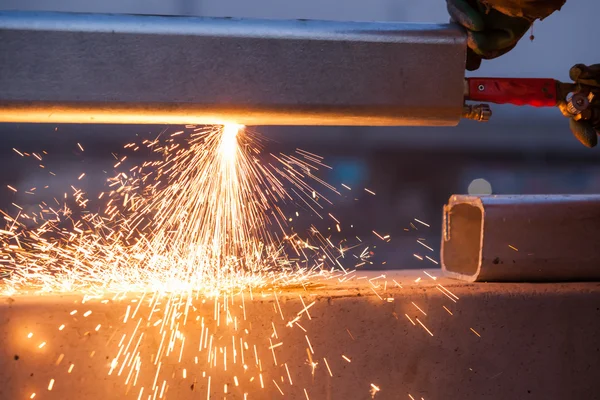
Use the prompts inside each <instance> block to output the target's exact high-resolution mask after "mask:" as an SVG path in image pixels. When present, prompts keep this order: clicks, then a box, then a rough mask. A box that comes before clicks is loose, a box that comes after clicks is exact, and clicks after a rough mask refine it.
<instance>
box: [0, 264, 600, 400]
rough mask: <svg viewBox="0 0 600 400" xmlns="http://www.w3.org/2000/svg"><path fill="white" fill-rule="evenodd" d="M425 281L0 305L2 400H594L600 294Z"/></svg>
mask: <svg viewBox="0 0 600 400" xmlns="http://www.w3.org/2000/svg"><path fill="white" fill-rule="evenodd" d="M425 272H426V273H428V274H430V275H432V276H435V275H438V273H439V271H429V270H428V271H425ZM425 272H423V271H408V272H406V271H401V272H398V273H396V272H394V273H389V272H388V271H381V272H376V273H368V274H357V275H355V277H354V278H351V279H347V280H345V281H344V282H340V281H339V279H338V278H335V279H330V280H324V281H320V282H315V283H314V284H312V285H307V286H306V287H305V288H303V287H297V288H286V289H276V290H275V289H272V288H266V289H263V290H258V291H257V290H255V291H253V292H252V293H250V291H246V292H244V293H243V294H237V295H234V296H229V297H227V298H222V297H221V298H219V299H213V298H202V297H201V296H198V295H191V296H179V295H178V296H171V297H168V296H166V297H161V298H159V296H156V295H154V294H152V293H147V294H145V295H144V294H134V293H129V294H116V295H113V294H111V295H104V296H102V297H99V298H84V296H83V295H82V294H53V295H34V294H27V295H16V296H10V297H7V296H5V297H2V298H0V340H1V341H2V343H3V346H2V349H1V350H0V369H1V371H2V378H1V381H0V398H1V399H27V398H31V396H32V395H33V394H34V393H35V396H34V398H35V399H111V398H122V399H129V398H131V399H148V398H151V399H154V398H171V399H188V398H189V399H192V398H193V399H205V398H207V399H222V398H226V399H244V398H247V399H277V398H286V399H306V398H308V399H370V398H372V397H374V398H375V399H411V398H413V399H421V398H422V399H427V400H430V399H455V398H456V399H509V398H510V399H559V398H560V399H565V398H582V399H591V398H596V396H597V393H599V390H600V383H598V380H597V379H595V378H596V375H597V371H599V370H600V357H599V355H600V346H599V345H598V343H597V338H598V337H599V335H600V319H599V318H598V317H599V316H600V283H570V284H561V283H551V284H522V283H520V284H485V283H477V284H472V283H471V284H465V283H462V282H458V281H452V280H450V279H448V278H438V279H437V280H432V279H431V278H430V277H429V276H428V275H427V274H426V273H425ZM339 278H341V277H339ZM346 278H348V277H346ZM418 278H421V279H418ZM341 279H343V278H341ZM415 280H418V282H415ZM303 310H304V311H303ZM309 315H310V317H309ZM157 354H158V356H157ZM325 360H326V361H325ZM288 371H289V373H288ZM49 388H50V389H49ZM142 388H143V389H142ZM153 388H154V389H153ZM140 392H141V394H140ZM282 393H283V394H282Z"/></svg>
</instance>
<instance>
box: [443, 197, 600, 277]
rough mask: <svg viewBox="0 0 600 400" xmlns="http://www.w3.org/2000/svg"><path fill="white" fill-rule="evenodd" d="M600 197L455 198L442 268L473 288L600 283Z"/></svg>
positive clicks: (449, 213)
mask: <svg viewBox="0 0 600 400" xmlns="http://www.w3.org/2000/svg"><path fill="white" fill-rule="evenodd" d="M599 235H600V195H536V196H457V195H455V196H452V197H451V198H450V200H449V202H448V204H447V205H446V206H445V207H444V223H443V235H442V251H441V253H442V254H441V264H442V269H443V270H444V272H445V273H446V275H448V276H451V277H454V278H458V279H461V280H465V281H469V282H475V281H477V282H481V281H520V282H522V281H586V280H600V248H599V247H598V237H600V236H599Z"/></svg>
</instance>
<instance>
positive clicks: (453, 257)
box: [442, 204, 483, 276]
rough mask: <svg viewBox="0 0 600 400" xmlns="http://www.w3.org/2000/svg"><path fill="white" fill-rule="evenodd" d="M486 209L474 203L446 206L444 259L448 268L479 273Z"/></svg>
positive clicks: (461, 271) (451, 270) (460, 272)
mask: <svg viewBox="0 0 600 400" xmlns="http://www.w3.org/2000/svg"><path fill="white" fill-rule="evenodd" d="M482 227H483V211H482V210H481V209H480V208H479V207H476V206H473V205H470V204H457V205H455V206H453V207H451V208H449V209H447V210H446V215H445V224H444V227H443V229H444V235H443V237H444V245H443V246H442V252H443V254H442V259H443V262H444V267H445V269H446V271H448V272H452V273H456V274H461V275H470V276H473V275H476V274H477V273H478V271H479V266H480V261H481V260H480V259H481V256H480V254H481V235H482Z"/></svg>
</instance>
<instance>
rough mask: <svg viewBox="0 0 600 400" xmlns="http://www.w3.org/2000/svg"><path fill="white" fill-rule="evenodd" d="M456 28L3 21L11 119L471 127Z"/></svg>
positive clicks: (16, 15)
mask: <svg viewBox="0 0 600 400" xmlns="http://www.w3.org/2000/svg"><path fill="white" fill-rule="evenodd" d="M465 43H466V38H465V36H464V35H463V33H462V32H461V31H460V30H459V29H458V28H457V27H455V26H452V25H435V24H405V23H384V22H378V23H365V22H325V21H305V20H294V21H270V20H239V19H214V18H194V17H162V16H140V15H100V14H98V15H94V14H68V13H42V12H10V11H5V12H0V122H78V123H86V122H93V123H175V124H181V123H222V122H237V123H242V124H247V125H430V126H453V125H456V124H457V123H458V121H459V119H460V116H461V112H462V104H463V79H464V62H465V51H466V44H465Z"/></svg>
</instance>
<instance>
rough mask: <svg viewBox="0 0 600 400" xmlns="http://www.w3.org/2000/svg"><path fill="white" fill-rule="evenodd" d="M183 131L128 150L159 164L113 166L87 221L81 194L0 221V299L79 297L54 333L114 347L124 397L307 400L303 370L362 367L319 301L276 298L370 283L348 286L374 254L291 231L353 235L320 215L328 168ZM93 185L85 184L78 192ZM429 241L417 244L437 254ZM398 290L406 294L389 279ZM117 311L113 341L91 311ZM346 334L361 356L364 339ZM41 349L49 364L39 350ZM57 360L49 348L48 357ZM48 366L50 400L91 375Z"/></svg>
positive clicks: (235, 136) (111, 364) (313, 160)
mask: <svg viewBox="0 0 600 400" xmlns="http://www.w3.org/2000/svg"><path fill="white" fill-rule="evenodd" d="M187 128H188V130H187V131H178V132H175V133H173V134H171V135H166V134H164V133H163V135H162V137H161V138H160V139H155V140H144V141H143V142H142V143H140V144H138V143H129V144H127V145H125V150H126V151H132V152H136V151H139V152H141V151H144V150H148V151H149V152H150V153H151V155H152V156H153V159H152V160H148V161H145V162H143V163H142V164H141V165H137V166H134V167H131V168H126V167H125V166H126V165H127V163H128V162H129V161H127V155H125V156H123V155H117V154H113V156H114V158H115V163H116V164H115V168H120V169H121V170H122V171H121V170H119V169H117V171H120V172H118V173H116V175H115V176H113V177H111V178H109V179H108V182H107V190H106V191H104V192H102V193H100V194H99V195H98V196H97V201H102V202H103V204H104V205H103V207H102V208H101V209H100V211H98V212H92V211H91V210H90V209H91V207H90V203H91V201H90V198H89V197H88V195H87V194H86V193H85V192H84V191H83V190H81V189H78V188H76V187H74V186H71V189H72V190H71V192H70V193H65V194H64V196H63V195H61V196H60V198H58V199H57V198H55V199H54V202H42V203H41V204H40V205H39V206H38V208H36V209H32V208H31V207H21V206H20V205H18V204H14V205H15V207H16V208H17V212H16V214H15V215H10V214H8V213H5V212H2V211H0V213H2V217H3V219H4V220H5V226H4V229H0V246H1V249H0V272H1V273H2V276H7V277H6V278H5V279H3V282H4V285H3V287H2V291H3V292H4V294H13V293H22V292H26V291H35V292H42V293H46V292H59V293H60V292H76V293H80V294H83V297H84V298H83V300H82V301H81V304H80V305H77V306H75V307H76V308H75V309H72V308H69V309H68V310H66V311H65V318H67V320H65V321H59V322H58V323H57V325H56V326H54V327H53V329H58V331H60V332H62V333H61V334H63V335H64V334H67V333H66V331H69V329H71V328H72V327H74V325H75V324H76V323H77V324H78V326H79V327H80V326H81V325H83V324H89V326H88V329H87V331H88V333H89V331H94V332H93V333H94V334H96V332H97V335H102V334H106V332H110V333H109V334H106V335H107V337H109V339H108V341H107V342H106V343H103V346H105V348H107V349H109V351H110V357H108V358H107V359H106V362H105V365H106V372H107V374H108V375H109V376H111V377H112V378H114V379H121V380H122V383H123V384H124V386H123V387H124V389H125V392H126V393H129V394H131V395H135V397H136V398H138V399H142V398H143V399H146V398H148V399H151V398H152V399H154V398H160V399H162V398H166V397H171V396H169V391H170V390H171V391H173V390H176V389H175V388H176V387H177V385H179V382H176V381H175V379H176V378H175V377H176V376H177V377H178V378H177V379H181V378H180V377H182V378H183V379H184V380H185V381H187V382H188V383H189V387H190V388H191V390H192V391H196V392H198V393H197V395H198V396H197V397H200V398H203V397H204V396H206V398H207V399H210V398H221V397H222V396H223V394H225V395H229V394H231V393H237V394H238V395H241V394H242V393H243V398H244V399H246V398H248V392H251V391H257V390H261V391H265V392H266V391H268V393H271V394H276V395H277V396H279V395H281V396H286V395H292V396H293V394H292V393H303V394H304V396H305V397H306V398H307V399H309V391H310V388H308V389H307V387H305V385H306V384H307V383H309V382H307V381H305V380H303V379H302V377H303V375H302V374H301V373H300V375H298V373H299V371H298V369H299V368H306V371H310V376H311V379H314V377H315V376H316V375H317V374H326V375H327V376H329V377H333V376H334V374H333V373H332V369H333V370H334V371H336V372H338V371H340V370H343V369H345V368H347V367H346V366H345V365H342V363H343V364H347V363H352V360H353V358H354V356H352V357H349V356H346V355H345V354H341V352H340V353H337V354H336V353H334V352H332V351H331V349H328V348H327V346H322V342H320V341H319V340H315V337H312V336H311V332H310V327H311V326H314V321H313V317H311V312H313V314H315V313H316V311H315V309H316V308H317V307H318V306H317V307H315V308H312V309H311V307H313V306H315V304H317V302H316V301H315V300H313V299H312V298H310V297H308V298H304V297H303V295H298V296H296V297H294V298H293V300H292V298H291V297H289V296H288V297H287V298H285V299H283V297H282V294H281V289H282V288H286V287H289V288H297V289H299V290H300V289H304V290H306V288H307V287H308V286H310V285H312V284H314V283H315V282H316V281H317V280H319V279H324V280H330V281H339V282H340V283H342V282H345V281H347V280H350V279H361V277H356V276H355V275H354V273H355V272H356V268H358V267H360V266H362V265H365V264H367V263H370V262H371V261H370V260H369V258H370V257H371V256H372V254H373V253H372V251H371V250H369V245H368V244H367V243H366V242H365V243H363V242H362V241H361V240H360V239H359V238H358V237H356V239H357V240H358V242H357V243H356V244H354V243H351V242H350V241H349V240H343V241H341V242H337V243H335V242H334V241H333V239H332V238H331V236H329V235H324V234H322V233H321V232H320V231H319V230H318V229H317V228H316V227H314V226H311V228H310V230H309V232H308V234H307V235H305V236H307V237H306V238H304V237H303V235H302V234H301V233H299V232H297V231H296V230H295V229H294V226H293V225H292V221H293V220H295V219H296V217H299V215H300V213H302V214H312V215H316V216H318V217H319V218H320V219H321V220H331V221H333V226H334V227H335V229H336V230H337V232H341V231H342V228H344V229H347V228H346V227H347V226H348V225H345V224H344V221H341V220H340V219H338V218H337V217H336V216H334V215H333V214H332V213H329V212H328V211H326V207H327V206H329V205H331V204H332V201H331V200H330V199H329V198H328V196H333V195H339V194H340V193H339V192H338V191H337V189H336V188H335V187H333V186H331V185H330V184H328V183H327V182H325V181H323V180H322V179H320V178H319V177H318V175H317V173H318V171H319V170H320V169H322V168H330V167H329V166H327V165H326V164H325V163H324V160H323V158H322V157H320V156H318V155H315V154H313V153H309V152H306V151H304V150H300V149H297V150H296V152H295V153H294V154H292V155H285V154H274V153H266V152H265V151H264V149H263V146H262V141H263V139H261V138H260V137H259V136H258V135H256V134H254V133H252V132H250V131H247V130H246V129H245V128H244V127H242V126H238V125H226V126H223V127H211V128H195V127H187ZM77 145H78V147H79V148H80V150H81V151H83V147H82V146H81V145H80V144H79V143H78V144H77ZM13 150H14V151H15V152H16V153H17V154H19V155H20V156H22V157H30V156H31V157H34V158H36V159H37V160H38V161H41V159H42V156H41V155H38V154H36V153H32V155H31V154H30V153H27V152H20V151H18V150H16V149H13ZM43 154H44V155H45V154H47V153H46V152H43ZM36 165H37V164H36ZM51 174H52V175H54V174H53V173H51ZM84 176H85V173H81V174H80V175H78V180H81V179H82V178H84ZM15 186H16V187H14V186H8V189H9V190H10V192H11V193H15V194H16V193H22V192H23V191H25V190H26V191H28V192H29V193H34V192H35V188H29V187H27V188H21V187H19V186H18V185H15ZM342 186H343V187H344V188H346V189H347V190H351V189H350V187H348V186H346V185H342ZM46 187H47V186H46ZM364 190H365V191H366V192H367V193H369V194H371V195H375V192H373V191H371V190H370V189H367V188H364ZM289 205H292V206H294V205H296V206H297V207H296V209H298V207H301V211H300V213H299V212H298V211H295V212H294V213H293V215H288V213H289V210H288V209H289ZM415 221H416V222H417V223H420V224H421V225H424V226H426V227H429V225H428V224H426V223H424V222H422V221H420V220H418V219H415ZM410 225H411V227H413V228H414V229H415V230H416V229H417V228H416V226H414V224H412V223H411V224H410ZM350 226H351V225H350ZM332 230H333V228H332ZM373 233H374V235H375V236H376V237H377V238H378V239H379V240H383V241H384V242H388V241H389V240H390V236H389V235H381V234H379V233H377V232H376V231H373ZM423 241H424V239H419V240H418V243H419V244H420V245H421V246H422V247H424V248H426V249H427V250H429V251H433V249H432V248H431V247H430V246H428V245H426V244H425V243H423ZM415 257H417V255H415ZM417 258H419V259H420V260H423V257H421V256H418V257H417ZM427 258H428V259H429V260H430V261H431V262H434V263H437V262H436V261H435V260H433V259H431V258H429V257H427ZM347 263H354V264H353V265H352V264H349V265H346V264H347ZM4 274H7V275H4ZM425 275H426V276H427V277H429V278H430V279H431V280H435V279H436V278H435V277H433V276H432V275H430V274H428V273H427V272H425ZM363 278H364V277H363ZM420 280H421V278H418V279H417V280H415V282H419V281H420ZM428 281H429V279H428ZM369 283H370V289H371V290H372V291H373V292H374V294H375V295H376V297H377V298H378V299H379V300H380V301H387V302H393V301H394V298H393V297H389V296H388V294H387V288H388V282H387V279H386V276H385V275H381V276H378V277H376V278H373V279H371V280H369ZM392 284H395V286H396V287H399V288H402V286H401V285H400V284H399V283H398V282H396V281H394V280H392V281H391V282H390V287H392ZM436 289H437V290H438V291H440V292H442V293H443V294H444V295H445V297H446V298H448V299H450V300H452V302H453V303H456V300H458V297H457V296H455V295H454V294H453V293H452V292H450V291H449V290H448V289H446V288H445V287H444V286H442V285H440V284H438V285H437V286H436ZM380 293H381V294H380ZM280 298H281V300H280ZM255 299H260V300H261V302H262V301H263V300H264V299H267V300H268V301H270V302H271V303H272V309H270V310H269V312H270V313H271V315H267V313H265V312H264V311H265V308H260V310H261V312H260V313H257V312H256V310H255V309H254V306H256V302H253V300H255ZM305 300H306V301H305ZM284 301H285V302H286V303H287V304H286V306H285V307H282V304H285V303H284ZM292 301H293V302H295V304H297V308H296V309H294V308H293V307H292V305H291V302H292ZM116 303H119V304H121V306H122V313H121V314H119V316H118V318H117V319H116V321H118V324H117V326H110V324H107V323H106V322H102V320H101V319H99V318H100V316H101V315H103V313H102V312H101V310H99V311H100V312H98V311H96V309H94V307H98V305H99V304H113V306H114V304H116ZM250 304H253V305H252V306H250ZM88 305H89V308H88ZM412 305H413V306H414V307H415V309H417V310H418V311H420V313H421V314H422V315H423V316H424V317H427V313H425V311H424V310H423V309H421V308H420V307H419V306H417V304H415V303H414V302H413V303H412ZM114 307H116V306H114ZM257 307H258V306H257ZM269 307H270V306H269ZM92 309H94V311H93V312H92ZM444 309H445V310H446V311H447V312H448V313H449V314H450V315H452V313H451V312H450V310H449V309H447V308H446V307H445V306H444ZM428 311H429V310H428ZM394 315H395V314H394ZM405 316H406V317H407V319H408V320H409V321H410V323H411V324H412V325H413V326H417V324H418V325H419V326H420V327H421V328H423V330H422V333H423V334H424V335H427V334H428V335H429V336H433V333H432V332H431V331H430V330H429V329H428V328H427V327H426V326H425V324H424V323H423V322H422V321H421V320H420V319H419V318H417V317H415V319H414V320H413V319H412V318H411V317H410V316H409V315H408V314H405ZM82 317H83V318H82ZM316 319H317V318H315V320H316ZM396 319H398V317H397V316H396ZM415 321H416V322H415ZM407 323H408V322H407ZM261 325H262V326H269V330H268V333H267V335H265V336H259V335H256V334H255V333H254V332H255V331H253V326H261ZM86 326H87V325H86ZM65 327H69V328H68V329H65ZM341 328H342V329H345V330H346V331H347V333H348V335H349V338H350V339H351V340H352V341H355V340H357V339H359V340H360V336H358V337H357V338H355V337H354V336H353V335H352V333H351V332H350V330H349V329H347V328H344V327H341ZM471 330H472V331H473V332H474V333H475V334H477V335H478V336H479V334H478V333H477V332H475V331H474V330H473V329H472V328H471ZM259 331H260V330H259ZM86 334H87V333H86ZM329 334H333V333H331V332H329ZM23 335H25V334H23ZM33 335H34V334H33V332H30V333H29V334H27V335H26V336H27V338H29V339H30V338H31V337H32V336H33ZM35 335H36V338H38V337H39V338H40V340H41V339H44V338H45V337H47V336H44V335H43V332H41V333H40V332H36V334H35ZM155 339H157V340H156V341H155ZM31 342H33V341H31ZM31 342H30V343H31ZM32 345H33V346H35V347H39V349H42V348H43V347H44V346H46V342H45V341H44V342H41V343H40V342H39V341H38V342H37V343H32ZM53 346H54V345H53V343H52V341H50V342H48V346H47V347H46V348H44V349H43V350H42V351H45V352H47V351H49V349H50V350H51V349H52V348H53ZM87 351H89V350H87ZM98 351H100V350H98ZM348 351H349V352H347V353H346V354H351V355H352V354H353V352H352V350H351V349H348ZM344 352H346V350H344ZM86 354H88V353H87V352H86ZM95 354H96V350H95V349H94V350H92V351H91V352H89V358H90V359H93V362H94V363H96V362H104V356H102V357H98V356H96V357H95V358H94V355H95ZM99 354H100V353H99ZM55 357H56V355H54V356H53V358H52V363H55V365H56V367H60V369H61V373H60V376H58V378H56V379H58V382H56V381H55V379H54V378H53V379H52V380H51V381H50V383H49V384H48V386H47V390H53V388H54V390H60V389H61V387H64V385H65V383H64V382H62V379H64V378H61V377H64V371H65V370H66V371H67V373H68V374H72V376H77V374H78V373H81V372H79V371H82V370H84V369H85V368H82V367H81V364H79V363H78V365H80V366H78V367H77V368H74V367H75V364H73V363H72V362H71V361H74V360H72V359H69V358H65V357H69V355H68V354H67V355H65V354H63V353H61V354H60V356H59V357H58V359H56V358H55ZM86 358H87V357H86ZM99 358H101V359H102V360H100V359H99ZM63 359H64V360H65V362H64V363H62V362H63ZM320 359H322V360H323V363H320ZM328 359H329V361H328ZM96 360H97V361H96ZM90 362H92V361H90ZM61 363H62V364H61ZM354 364H356V362H355V363H353V364H352V365H354ZM299 365H302V367H300V366H299ZM67 366H68V367H67ZM321 366H324V367H325V368H321ZM306 371H305V372H306ZM366 386H367V387H368V386H369V383H366ZM29 389H33V388H28V390H29ZM38 389H39V390H41V389H44V388H38ZM368 389H369V390H370V393H371V396H372V397H375V394H377V393H378V392H379V391H380V387H379V386H377V385H375V384H373V383H371V384H370V387H368ZM28 393H31V392H28ZM34 396H35V393H32V394H31V398H33V397H34ZM312 396H313V397H314V396H315V394H312ZM409 396H410V395H409ZM253 398H266V396H263V395H258V396H256V397H253Z"/></svg>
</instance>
